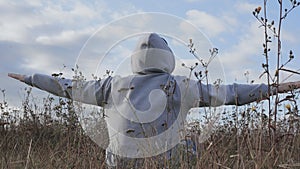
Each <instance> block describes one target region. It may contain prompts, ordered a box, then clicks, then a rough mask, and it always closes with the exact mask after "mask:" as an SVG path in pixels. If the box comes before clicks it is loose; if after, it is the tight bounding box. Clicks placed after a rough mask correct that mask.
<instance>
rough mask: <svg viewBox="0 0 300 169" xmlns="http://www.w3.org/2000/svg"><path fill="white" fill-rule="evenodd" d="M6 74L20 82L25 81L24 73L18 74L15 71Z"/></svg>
mask: <svg viewBox="0 0 300 169" xmlns="http://www.w3.org/2000/svg"><path fill="white" fill-rule="evenodd" d="M8 76H9V77H11V78H14V79H17V80H19V81H21V82H24V81H25V77H26V76H25V75H20V74H15V73H8Z"/></svg>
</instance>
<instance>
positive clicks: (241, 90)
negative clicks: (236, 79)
mask: <svg viewBox="0 0 300 169" xmlns="http://www.w3.org/2000/svg"><path fill="white" fill-rule="evenodd" d="M198 88H199V90H200V100H201V101H202V103H203V104H204V105H211V106H219V105H222V104H225V105H244V104H248V103H251V102H254V101H260V100H264V99H267V98H268V97H269V94H268V86H267V85H265V84H232V85H220V86H214V85H208V86H207V85H203V84H200V83H198ZM298 88H300V81H297V82H288V83H281V84H279V86H278V93H286V92H288V91H291V90H293V89H298ZM275 90H276V89H275V88H274V87H271V91H270V95H272V94H275V92H276V91H275ZM201 101H200V103H201Z"/></svg>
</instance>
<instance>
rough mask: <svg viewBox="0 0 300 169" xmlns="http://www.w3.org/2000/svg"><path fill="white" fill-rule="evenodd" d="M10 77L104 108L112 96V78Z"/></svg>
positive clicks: (58, 94)
mask: <svg viewBox="0 0 300 169" xmlns="http://www.w3.org/2000/svg"><path fill="white" fill-rule="evenodd" d="M8 76H9V77H11V78H14V79H16V80H19V81H21V82H24V83H26V84H28V85H31V86H33V87H37V88H39V89H41V90H44V91H47V92H49V93H52V94H54V95H57V96H60V97H65V98H69V99H73V100H76V101H80V102H83V103H87V104H93V105H99V106H103V104H104V103H105V102H106V101H107V99H108V96H109V94H110V81H111V77H109V78H107V79H103V80H101V81H100V80H92V81H84V82H81V81H76V80H71V79H63V78H56V77H52V76H47V75H42V74H34V75H33V76H27V75H20V74H14V73H9V74H8Z"/></svg>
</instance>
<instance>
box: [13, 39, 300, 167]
mask: <svg viewBox="0 0 300 169" xmlns="http://www.w3.org/2000/svg"><path fill="white" fill-rule="evenodd" d="M131 65H132V71H133V75H130V76H128V77H108V78H106V79H103V80H98V81H97V80H94V81H86V82H80V81H76V79H75V80H74V79H73V80H72V79H61V78H55V77H51V76H47V75H41V74H34V75H33V76H26V75H19V74H8V76H10V77H12V78H15V79H17V80H20V81H21V82H25V83H26V84H28V85H31V86H34V87H37V88H39V89H41V90H45V91H47V92H50V93H52V94H55V95H57V96H60V97H66V98H69V99H73V100H75V101H80V102H83V103H87V104H93V105H98V106H102V107H104V108H105V109H106V115H107V118H106V121H107V124H108V131H109V140H110V143H109V146H108V147H107V163H108V164H109V165H111V166H115V165H117V161H118V160H116V158H115V157H117V156H118V157H119V156H120V157H122V158H123V159H126V158H133V159H137V158H147V157H152V156H159V155H161V154H163V155H164V156H167V157H168V158H169V159H172V157H173V156H174V154H175V153H174V152H175V151H176V150H175V148H174V147H176V146H177V144H178V143H179V142H180V141H181V140H182V138H183V137H184V135H185V133H183V131H184V123H185V119H186V116H187V113H188V111H189V110H190V109H191V108H193V107H199V106H207V105H211V106H219V105H224V104H225V105H243V104H247V103H250V102H253V101H259V100H262V99H266V98H267V97H268V86H267V85H265V84H253V85H245V84H232V85H219V86H214V85H208V86H207V85H204V84H201V82H199V81H194V80H191V79H189V78H188V77H184V76H173V75H171V73H172V71H173V70H174V68H175V57H174V54H173V52H172V50H171V49H170V48H169V46H168V43H167V42H166V40H165V39H163V38H161V37H160V36H159V35H157V34H155V33H150V34H147V35H145V36H144V37H143V38H141V40H140V41H139V43H138V45H137V47H136V49H135V50H134V52H133V53H132V56H131ZM291 86H293V87H294V88H300V82H294V83H283V84H280V86H279V92H280V93H282V92H286V91H288V90H290V89H291V88H290V87H291Z"/></svg>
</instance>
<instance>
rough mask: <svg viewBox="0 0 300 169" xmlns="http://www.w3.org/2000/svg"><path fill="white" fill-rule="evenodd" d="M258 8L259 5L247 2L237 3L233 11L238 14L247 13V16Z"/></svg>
mask: <svg viewBox="0 0 300 169" xmlns="http://www.w3.org/2000/svg"><path fill="white" fill-rule="evenodd" d="M258 6H260V5H259V4H252V3H249V2H245V1H243V2H240V1H239V2H237V3H236V4H235V6H234V9H236V11H238V12H240V13H247V14H251V13H252V11H254V9H255V8H257V7H258Z"/></svg>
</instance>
